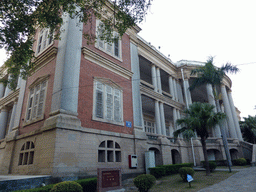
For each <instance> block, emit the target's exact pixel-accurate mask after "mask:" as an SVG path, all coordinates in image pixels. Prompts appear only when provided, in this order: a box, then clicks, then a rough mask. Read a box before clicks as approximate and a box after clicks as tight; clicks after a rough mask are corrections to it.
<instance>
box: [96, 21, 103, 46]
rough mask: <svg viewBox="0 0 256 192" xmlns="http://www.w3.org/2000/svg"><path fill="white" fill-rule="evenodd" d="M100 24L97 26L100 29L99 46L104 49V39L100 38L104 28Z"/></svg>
mask: <svg viewBox="0 0 256 192" xmlns="http://www.w3.org/2000/svg"><path fill="white" fill-rule="evenodd" d="M99 26H100V25H99ZM99 26H98V27H97V29H98V38H97V41H98V46H99V47H100V48H102V49H104V41H103V40H101V39H100V37H102V29H101V27H99Z"/></svg>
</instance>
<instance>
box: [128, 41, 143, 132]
mask: <svg viewBox="0 0 256 192" xmlns="http://www.w3.org/2000/svg"><path fill="white" fill-rule="evenodd" d="M130 51H131V70H132V72H133V76H132V102H133V123H134V127H135V128H140V129H142V130H144V120H143V113H142V101H141V94H140V81H138V79H140V66H139V56H138V48H137V46H136V45H134V44H133V43H130Z"/></svg>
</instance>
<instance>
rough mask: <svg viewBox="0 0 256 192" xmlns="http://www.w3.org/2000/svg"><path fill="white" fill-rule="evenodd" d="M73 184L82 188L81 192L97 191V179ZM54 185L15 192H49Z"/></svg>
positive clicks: (78, 181) (82, 180)
mask: <svg viewBox="0 0 256 192" xmlns="http://www.w3.org/2000/svg"><path fill="white" fill-rule="evenodd" d="M75 182H77V183H79V184H80V185H81V186H82V187H83V192H95V191H96V190H97V177H94V178H88V179H79V180H76V181H75ZM53 186H54V184H50V185H46V186H44V187H39V188H35V189H25V190H19V191H15V192H50V190H51V189H52V188H53Z"/></svg>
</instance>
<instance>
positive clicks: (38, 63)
mask: <svg viewBox="0 0 256 192" xmlns="http://www.w3.org/2000/svg"><path fill="white" fill-rule="evenodd" d="M57 52H58V48H56V47H53V46H51V47H49V48H48V49H46V50H45V51H44V52H43V53H41V54H40V55H39V56H38V57H36V58H35V60H34V62H35V66H34V68H33V70H31V75H32V74H33V73H35V72H37V71H38V70H40V69H41V68H43V67H44V66H45V65H47V64H48V63H49V62H50V61H52V60H53V59H54V58H55V57H56V55H57Z"/></svg>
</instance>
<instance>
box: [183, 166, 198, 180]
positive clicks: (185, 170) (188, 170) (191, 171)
mask: <svg viewBox="0 0 256 192" xmlns="http://www.w3.org/2000/svg"><path fill="white" fill-rule="evenodd" d="M194 173H195V171H194V169H192V168H191V167H182V168H180V169H179V174H180V177H181V178H182V180H183V181H184V182H186V181H187V174H189V175H191V176H192V177H193V176H194Z"/></svg>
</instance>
